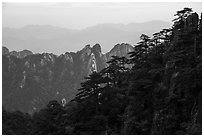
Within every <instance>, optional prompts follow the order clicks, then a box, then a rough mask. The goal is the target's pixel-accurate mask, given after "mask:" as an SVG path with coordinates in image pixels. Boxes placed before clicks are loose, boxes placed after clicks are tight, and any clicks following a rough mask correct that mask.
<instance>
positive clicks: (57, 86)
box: [2, 44, 133, 113]
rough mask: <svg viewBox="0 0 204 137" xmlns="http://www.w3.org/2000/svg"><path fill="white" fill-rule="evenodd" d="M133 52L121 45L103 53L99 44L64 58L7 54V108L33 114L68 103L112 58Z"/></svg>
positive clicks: (4, 67)
mask: <svg viewBox="0 0 204 137" xmlns="http://www.w3.org/2000/svg"><path fill="white" fill-rule="evenodd" d="M132 49H133V48H132V46H130V45H128V44H118V45H116V46H115V47H114V48H113V49H112V50H111V51H110V52H108V53H107V54H102V53H101V46H100V45H99V44H95V45H94V46H93V47H92V48H91V46H90V45H86V46H85V47H84V48H83V49H82V50H80V51H78V52H76V53H74V52H66V53H65V54H61V55H60V56H57V55H54V54H52V53H43V54H30V55H27V56H25V57H22V56H16V55H14V54H5V55H3V56H2V72H3V73H2V95H3V98H2V102H3V106H4V107H5V108H6V109H8V110H21V111H23V112H29V113H32V112H34V111H36V110H39V109H40V108H42V107H43V106H44V105H45V104H47V102H48V101H50V100H53V99H55V100H59V101H60V100H62V99H65V100H67V101H68V100H70V99H71V98H73V97H74V96H75V94H76V93H77V89H78V88H80V83H81V82H82V81H83V78H84V77H85V76H88V75H89V74H90V73H92V72H93V71H100V70H101V69H103V68H104V67H105V66H106V61H107V60H109V59H110V57H111V55H118V56H124V55H125V56H126V55H127V52H129V51H131V50H132Z"/></svg>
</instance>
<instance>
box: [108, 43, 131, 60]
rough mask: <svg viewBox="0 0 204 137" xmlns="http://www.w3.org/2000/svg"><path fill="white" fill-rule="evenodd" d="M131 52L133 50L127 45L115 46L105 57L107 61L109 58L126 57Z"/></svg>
mask: <svg viewBox="0 0 204 137" xmlns="http://www.w3.org/2000/svg"><path fill="white" fill-rule="evenodd" d="M133 50H134V48H133V47H132V46H131V45H130V44H127V43H121V44H117V45H115V46H114V47H113V48H112V49H111V51H110V52H108V53H106V57H107V60H109V59H110V58H111V56H119V57H122V56H125V57H128V53H129V52H131V51H133Z"/></svg>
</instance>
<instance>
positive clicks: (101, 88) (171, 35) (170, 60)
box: [2, 8, 202, 135]
mask: <svg viewBox="0 0 204 137" xmlns="http://www.w3.org/2000/svg"><path fill="white" fill-rule="evenodd" d="M129 55H130V58H126V57H117V56H112V59H111V60H110V61H108V62H107V64H108V65H107V67H106V68H104V69H103V70H101V71H100V72H93V73H92V74H90V75H89V76H88V77H85V79H84V82H82V83H81V88H80V89H79V90H78V94H77V95H76V96H75V98H74V99H73V100H71V101H70V102H68V103H67V104H66V105H64V104H61V102H58V101H56V100H52V101H50V102H49V103H48V104H47V106H46V107H44V108H43V109H41V110H40V111H38V112H35V113H34V114H32V115H30V114H27V113H22V112H20V111H15V112H9V111H7V110H6V109H5V108H4V107H3V108H2V134H4V135H10V134H12V135H14V134H15V135H201V134H202V15H200V16H199V15H198V14H197V13H195V12H193V10H192V9H191V8H184V9H182V10H180V11H177V12H176V14H175V19H174V20H173V26H172V27H171V28H168V29H163V30H161V31H159V32H157V33H154V34H153V36H151V37H149V36H147V35H145V34H142V35H141V36H140V41H139V42H138V43H137V44H136V45H135V46H134V51H133V52H129Z"/></svg>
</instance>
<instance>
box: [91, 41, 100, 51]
mask: <svg viewBox="0 0 204 137" xmlns="http://www.w3.org/2000/svg"><path fill="white" fill-rule="evenodd" d="M92 51H93V52H99V53H100V52H101V46H100V45H99V44H98V43H97V44H95V45H94V46H93V47H92Z"/></svg>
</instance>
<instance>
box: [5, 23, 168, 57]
mask: <svg viewBox="0 0 204 137" xmlns="http://www.w3.org/2000/svg"><path fill="white" fill-rule="evenodd" d="M170 26H171V23H169V22H164V21H159V20H156V21H149V22H144V23H131V24H127V25H124V24H99V25H96V26H92V27H88V28H86V29H82V30H71V29H66V28H60V27H54V26H49V25H29V26H25V27H23V28H19V29H16V28H7V27H4V28H3V29H2V32H3V33H2V34H3V36H2V43H3V46H6V47H8V48H10V49H15V50H22V49H29V50H32V51H33V52H34V53H42V51H43V52H50V53H55V54H58V55H59V54H61V53H64V52H66V51H74V52H76V51H77V50H79V49H81V48H82V47H83V45H87V44H90V45H94V44H95V43H100V44H101V46H102V52H103V53H105V52H108V51H109V50H110V49H111V47H112V45H116V44H118V43H129V44H131V45H134V44H136V43H137V42H138V41H139V36H140V35H141V34H142V33H145V34H147V35H150V36H151V35H152V34H153V33H155V32H158V31H160V30H161V29H163V28H169V27H170Z"/></svg>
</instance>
